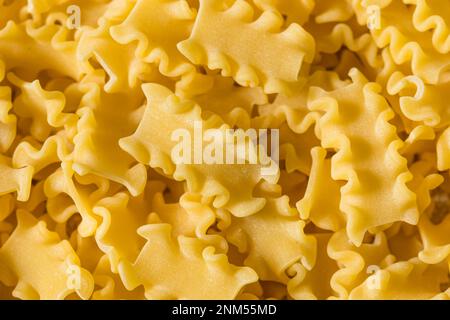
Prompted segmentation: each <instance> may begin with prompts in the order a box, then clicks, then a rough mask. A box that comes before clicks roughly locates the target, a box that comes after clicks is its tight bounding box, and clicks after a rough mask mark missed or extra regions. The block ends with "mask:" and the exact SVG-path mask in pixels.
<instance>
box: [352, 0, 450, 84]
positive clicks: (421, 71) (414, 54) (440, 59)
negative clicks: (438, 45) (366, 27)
mask: <svg viewBox="0 0 450 320" xmlns="http://www.w3.org/2000/svg"><path fill="white" fill-rule="evenodd" d="M358 2H362V1H361V0H359V1H358ZM378 2H382V3H380V4H379V5H378V8H379V9H380V16H379V25H380V28H372V30H371V34H372V37H373V38H374V40H375V42H376V44H377V46H378V47H379V48H384V47H388V48H389V52H390V54H391V56H392V58H393V60H394V61H395V63H396V64H399V65H400V64H403V63H409V64H410V65H411V69H412V71H413V74H414V75H417V76H419V77H420V78H422V79H423V80H424V81H426V82H427V83H430V84H439V83H443V82H447V81H448V80H449V79H450V78H449V73H448V68H449V66H450V65H449V64H450V57H449V56H448V55H445V54H442V53H439V52H438V51H437V50H436V49H435V48H434V46H433V44H432V41H431V39H430V37H429V36H428V35H427V34H426V33H422V32H419V31H417V30H416V29H415V28H414V24H413V18H412V16H413V9H412V8H408V7H407V6H406V5H405V4H403V3H402V1H392V0H389V1H378ZM375 3H376V2H375ZM362 9H363V10H361V12H358V13H359V19H360V22H362V23H364V24H365V23H367V12H368V10H367V6H366V7H364V4H363V6H362Z"/></svg>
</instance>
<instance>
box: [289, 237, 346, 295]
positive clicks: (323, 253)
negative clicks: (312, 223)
mask: <svg viewBox="0 0 450 320" xmlns="http://www.w3.org/2000/svg"><path fill="white" fill-rule="evenodd" d="M313 236H314V237H315V238H316V240H317V258H316V264H315V265H314V267H313V268H312V270H310V271H308V270H306V269H304V268H303V267H301V266H299V265H295V266H292V267H291V269H290V270H289V271H288V272H291V273H294V272H295V274H296V276H295V277H294V279H293V281H291V282H289V283H288V292H289V295H290V296H291V297H293V298H294V299H298V300H305V299H314V300H316V299H327V298H330V297H332V296H333V294H334V292H333V290H332V288H331V287H330V281H331V278H332V276H333V274H334V273H335V272H336V271H338V265H337V263H336V261H334V260H333V259H331V258H330V257H329V256H328V254H327V245H328V241H329V239H330V237H331V234H330V233H320V234H314V235H313Z"/></svg>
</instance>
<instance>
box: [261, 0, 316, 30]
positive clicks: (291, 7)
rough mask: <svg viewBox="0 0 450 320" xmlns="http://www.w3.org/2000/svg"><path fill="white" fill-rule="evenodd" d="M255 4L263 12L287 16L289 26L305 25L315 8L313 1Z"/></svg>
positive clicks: (269, 0) (275, 0)
mask: <svg viewBox="0 0 450 320" xmlns="http://www.w3.org/2000/svg"><path fill="white" fill-rule="evenodd" d="M253 2H254V4H255V5H256V6H257V7H258V8H259V9H261V10H265V11H268V10H272V11H278V12H279V13H281V14H283V15H285V16H286V22H287V23H288V24H291V23H298V24H299V25H303V23H305V22H306V21H307V20H308V19H309V17H310V15H311V12H312V11H313V8H314V6H315V3H314V1H312V0H300V1H289V0H253Z"/></svg>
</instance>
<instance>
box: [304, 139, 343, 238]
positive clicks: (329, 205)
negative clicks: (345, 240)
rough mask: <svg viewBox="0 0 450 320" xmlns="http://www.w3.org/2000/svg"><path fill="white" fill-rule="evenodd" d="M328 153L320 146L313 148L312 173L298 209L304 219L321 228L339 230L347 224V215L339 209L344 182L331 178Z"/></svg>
mask: <svg viewBox="0 0 450 320" xmlns="http://www.w3.org/2000/svg"><path fill="white" fill-rule="evenodd" d="M326 154H327V153H326V150H325V149H322V148H320V147H315V148H313V149H312V150H311V155H312V162H313V164H312V169H311V175H310V176H309V182H308V185H307V187H306V191H305V196H304V197H303V199H301V200H300V201H299V202H297V209H298V211H299V213H300V217H301V218H302V219H304V220H307V219H310V220H311V221H312V222H313V223H314V225H316V226H318V227H319V228H321V229H324V230H332V231H338V230H340V229H341V228H343V227H344V226H345V215H344V213H343V212H341V210H340V209H339V205H340V201H341V193H340V190H341V187H342V183H341V182H339V181H335V180H333V179H332V178H331V160H329V159H326V158H325V157H326ZM324 190H327V192H324Z"/></svg>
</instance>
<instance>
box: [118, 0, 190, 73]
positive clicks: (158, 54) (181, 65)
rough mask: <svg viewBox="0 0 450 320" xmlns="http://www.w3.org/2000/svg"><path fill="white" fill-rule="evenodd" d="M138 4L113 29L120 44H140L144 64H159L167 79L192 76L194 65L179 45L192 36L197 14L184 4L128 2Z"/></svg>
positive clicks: (151, 0)
mask: <svg viewBox="0 0 450 320" xmlns="http://www.w3.org/2000/svg"><path fill="white" fill-rule="evenodd" d="M129 1H131V2H136V4H135V6H134V7H133V10H132V11H131V12H130V14H129V15H128V16H127V17H126V19H125V21H123V22H122V23H121V24H120V25H117V26H114V27H112V28H111V30H110V32H111V35H112V37H113V38H114V39H115V40H116V41H118V42H119V43H122V44H126V43H130V42H132V41H137V42H138V47H137V49H136V55H137V56H138V57H139V58H140V59H142V61H145V62H148V63H158V65H159V70H160V72H161V73H162V74H164V75H167V76H172V77H173V76H180V75H182V74H184V73H187V72H192V71H193V70H194V66H193V65H191V64H190V63H189V62H188V61H187V60H186V59H185V58H184V57H183V56H182V55H181V54H180V53H179V52H178V50H177V47H176V45H177V43H178V42H180V41H182V40H183V39H185V38H187V37H188V36H189V32H190V30H191V28H192V25H193V22H194V18H195V11H194V10H192V9H191V8H190V7H189V4H188V3H187V2H186V1H185V0H137V1H135V0H129Z"/></svg>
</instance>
